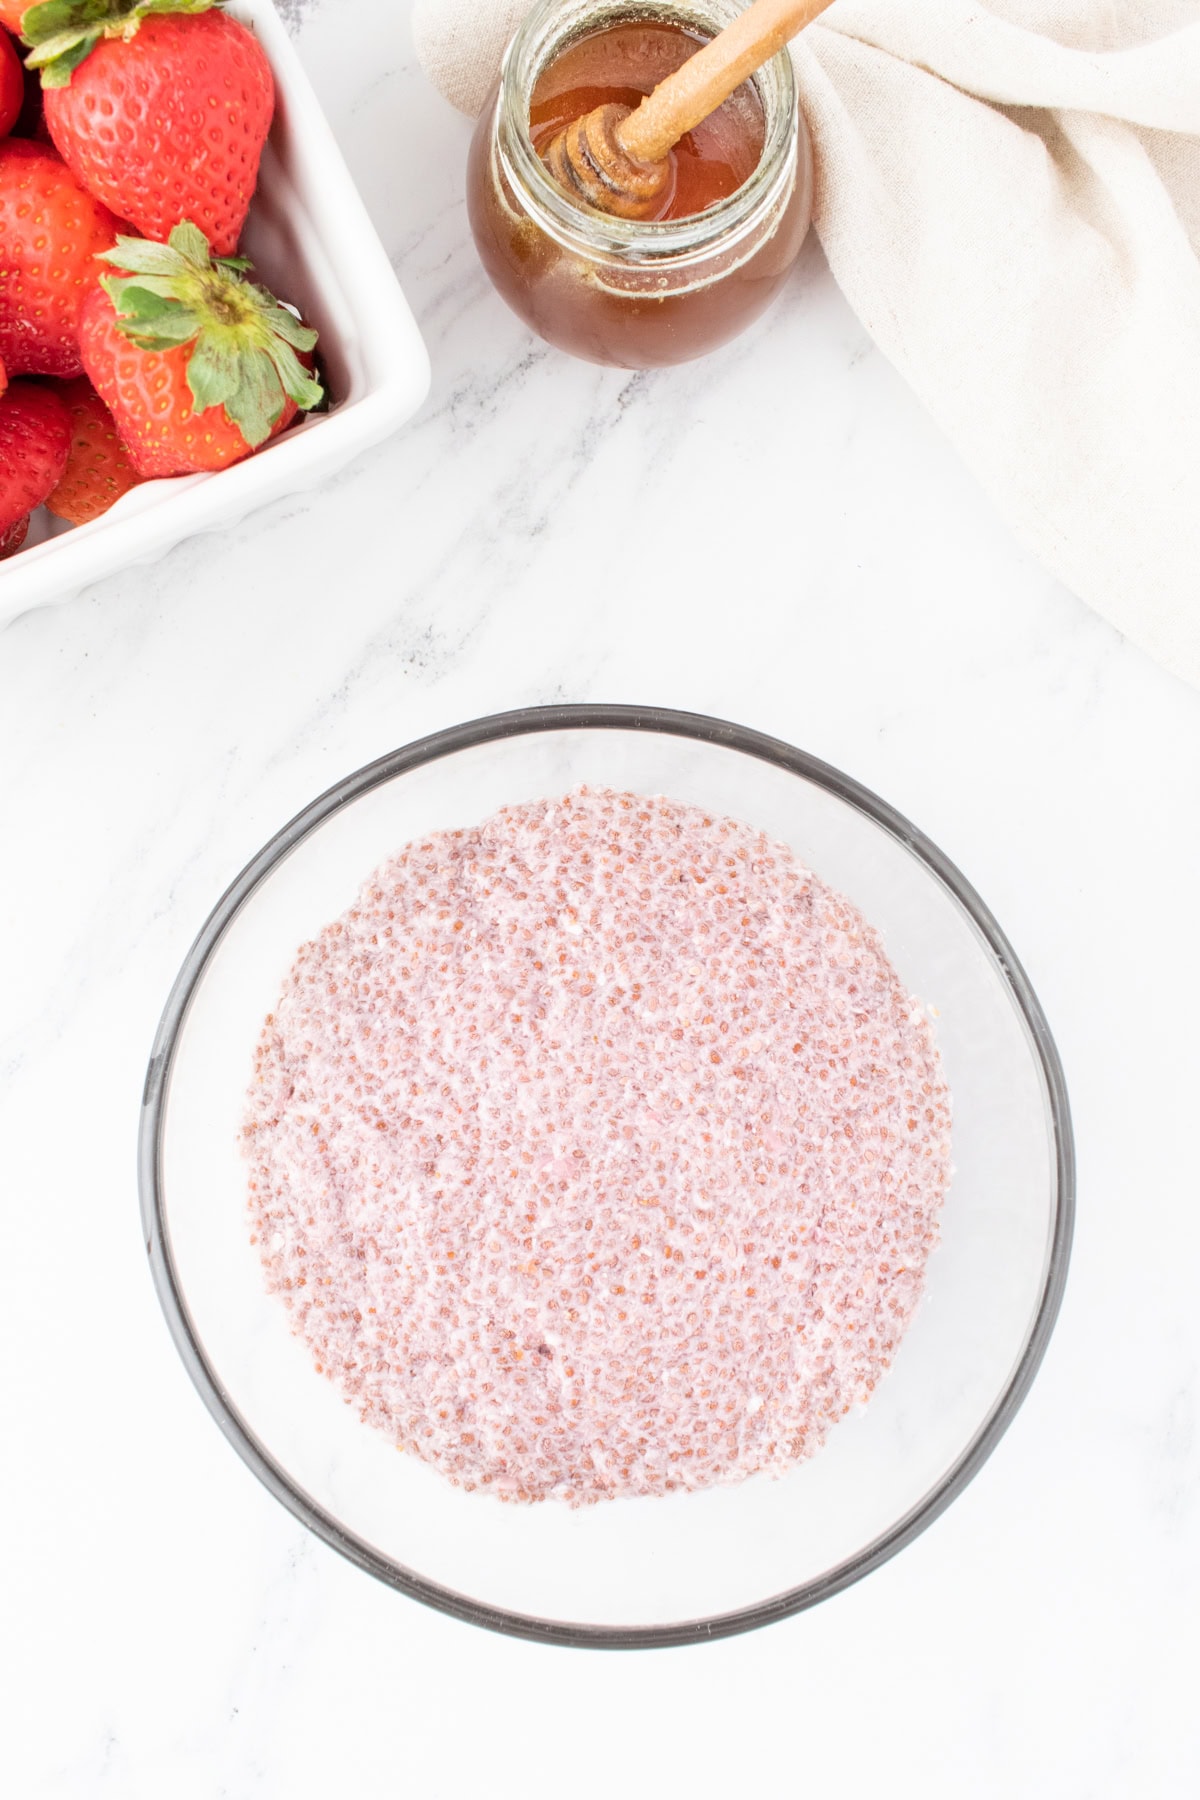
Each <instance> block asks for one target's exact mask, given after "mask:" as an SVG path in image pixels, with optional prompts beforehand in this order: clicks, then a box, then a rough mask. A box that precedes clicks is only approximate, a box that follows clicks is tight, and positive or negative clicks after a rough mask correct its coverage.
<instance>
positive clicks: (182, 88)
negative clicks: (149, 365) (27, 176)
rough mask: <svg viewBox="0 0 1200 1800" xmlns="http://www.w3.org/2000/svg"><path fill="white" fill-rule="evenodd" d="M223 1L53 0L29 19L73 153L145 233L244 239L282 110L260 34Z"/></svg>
mask: <svg viewBox="0 0 1200 1800" xmlns="http://www.w3.org/2000/svg"><path fill="white" fill-rule="evenodd" d="M212 5H213V0H45V3H44V4H43V5H40V6H31V7H30V8H29V10H28V12H27V13H26V14H25V16H24V20H23V29H24V34H25V41H26V43H28V44H32V45H33V46H34V51H33V55H32V56H31V57H30V58H29V64H30V66H31V67H32V68H40V69H41V71H42V86H43V88H44V89H45V104H46V122H47V124H48V125H49V128H50V135H51V137H52V138H53V139H54V142H55V144H56V145H57V147H58V150H59V152H60V154H61V155H62V157H63V158H64V160H65V161H66V162H67V163H69V164H70V166H71V168H72V169H73V170H74V172H75V174H76V176H77V177H78V179H79V180H80V181H81V182H82V183H83V185H84V186H85V187H86V188H87V189H88V190H89V192H91V193H93V194H95V195H96V197H97V198H98V199H100V200H103V201H104V203H105V205H106V206H109V207H111V208H112V210H113V212H115V213H117V214H118V215H119V216H120V217H121V218H123V219H128V220H129V221H130V223H131V224H133V225H135V226H136V227H137V229H138V230H139V231H140V232H142V233H143V234H144V235H145V236H146V237H152V238H158V239H165V238H166V237H167V235H168V234H169V233H170V231H171V230H172V229H173V228H174V227H175V226H176V225H178V224H180V223H181V222H182V220H184V219H192V220H195V221H196V223H197V224H198V225H199V226H200V227H201V229H202V230H203V231H204V233H205V235H206V236H207V237H208V239H209V241H210V242H211V244H212V246H213V248H214V250H215V251H216V253H217V254H218V256H229V255H232V253H233V252H234V251H235V250H236V248H237V243H238V238H239V237H240V235H241V230H242V225H243V222H244V221H245V217H246V209H247V208H248V206H249V205H250V200H251V196H252V195H253V193H254V189H255V186H256V184H257V181H258V164H259V159H260V157H261V155H262V149H263V145H264V143H265V142H266V137H267V132H268V131H269V129H270V125H271V117H272V114H273V112H274V110H275V82H274V78H273V77H272V74H271V65H270V63H269V62H268V61H267V57H266V53H265V52H264V51H263V49H262V46H261V45H260V44H259V42H258V39H257V38H256V37H255V36H254V35H253V33H252V32H250V31H248V30H247V29H246V27H245V26H244V25H239V24H238V22H237V21H236V19H230V18H227V17H226V16H225V14H224V13H221V12H215V11H211V10H209V9H210V8H211V7H212Z"/></svg>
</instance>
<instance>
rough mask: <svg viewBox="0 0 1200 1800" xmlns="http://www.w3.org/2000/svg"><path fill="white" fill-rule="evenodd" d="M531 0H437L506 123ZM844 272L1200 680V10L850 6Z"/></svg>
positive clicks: (1020, 513)
mask: <svg viewBox="0 0 1200 1800" xmlns="http://www.w3.org/2000/svg"><path fill="white" fill-rule="evenodd" d="M527 5H528V0H417V5H416V10H415V15H414V24H415V30H416V38H417V49H418V54H419V55H420V58H421V61H422V63H423V65H424V67H425V69H426V70H427V72H428V74H429V75H430V77H431V79H432V80H433V81H434V82H435V83H436V84H437V86H438V87H439V88H440V89H441V90H442V92H443V93H444V94H445V95H446V97H447V98H448V99H449V100H451V101H452V102H453V103H454V104H455V105H456V106H458V107H460V108H461V109H462V110H463V111H466V112H476V111H478V110H479V108H480V107H481V106H482V104H483V101H484V98H485V97H486V94H487V91H488V89H489V87H490V86H491V83H492V82H493V81H494V79H495V75H496V70H497V68H498V66H499V60H500V54H501V52H502V50H503V47H504V45H505V43H506V42H507V40H508V38H509V36H510V35H511V33H512V31H513V29H514V28H515V25H516V23H517V22H518V20H519V19H520V17H521V15H522V14H523V13H524V12H525V11H526V9H527ZM793 55H794V58H795V64H796V70H797V75H798V77H799V85H800V96H801V105H802V106H803V109H804V112H805V116H806V117H807V119H808V123H809V127H810V129H811V131H812V136H813V143H814V148H815V152H816V162H817V187H816V209H815V222H816V227H817V230H818V232H819V234H820V238H821V243H822V245H823V247H824V250H825V253H826V255H827V257H828V259H829V263H830V266H831V268H832V270H833V273H834V276H835V277H836V279H837V281H838V283H839V284H840V286H841V288H842V289H843V291H844V293H845V294H846V297H847V299H848V300H849V302H850V304H851V306H852V307H853V308H854V310H855V312H856V313H857V314H858V316H859V318H860V319H861V320H862V322H863V324H864V325H865V326H866V328H867V330H868V331H869V332H870V333H871V335H872V337H873V338H874V339H875V341H876V343H877V344H878V345H879V347H880V348H881V350H883V352H884V354H885V355H886V356H887V357H888V358H889V359H890V360H891V361H892V362H893V363H894V364H895V365H896V367H897V368H898V369H899V370H900V371H901V373H902V374H903V375H904V376H905V378H906V379H907V380H908V381H909V383H910V384H911V385H912V387H913V388H914V389H915V390H916V392H917V394H918V395H919V397H920V398H921V400H922V401H923V403H924V405H925V406H926V407H927V408H928V410H929V412H930V413H931V414H932V415H933V417H934V418H935V419H936V420H937V422H938V423H939V425H941V427H942V429H943V430H944V431H945V432H946V434H947V436H948V437H949V438H950V439H951V441H952V442H953V443H954V444H955V445H956V447H957V448H958V450H959V452H960V453H961V455H962V456H963V458H964V459H965V460H966V462H967V463H968V464H969V465H970V467H971V468H972V469H973V470H974V471H975V473H976V474H977V476H978V477H979V479H980V480H981V481H982V483H983V485H984V486H985V487H986V489H987V490H988V492H989V493H990V494H991V495H992V497H993V499H994V500H995V502H996V504H997V506H998V507H999V508H1000V510H1001V512H1002V513H1003V514H1004V516H1005V517H1006V519H1007V520H1008V522H1009V524H1010V526H1011V527H1012V529H1013V531H1014V532H1015V533H1016V535H1017V536H1018V537H1019V538H1020V539H1021V540H1022V541H1023V542H1024V543H1025V544H1026V545H1027V546H1028V547H1029V549H1030V550H1031V551H1032V552H1033V553H1034V554H1035V555H1036V556H1037V557H1038V558H1039V559H1040V560H1041V561H1042V562H1043V563H1044V564H1045V565H1046V567H1047V568H1049V569H1051V570H1052V571H1053V572H1054V574H1055V575H1057V576H1058V577H1059V578H1060V579H1061V580H1062V581H1063V582H1065V584H1066V585H1067V586H1068V587H1069V588H1071V589H1073V590H1074V592H1075V593H1077V594H1079V595H1080V596H1081V597H1082V598H1083V599H1085V600H1087V601H1088V602H1089V603H1090V604H1091V605H1092V606H1094V607H1095V608H1096V610H1097V611H1098V612H1100V613H1102V614H1103V615H1104V617H1105V618H1107V619H1109V620H1110V621H1111V622H1112V624H1114V625H1115V626H1117V627H1118V629H1119V630H1121V631H1123V632H1124V633H1126V635H1127V636H1128V637H1130V638H1131V639H1133V641H1134V642H1135V643H1137V644H1139V645H1141V647H1142V648H1143V649H1144V650H1147V651H1149V653H1150V654H1151V655H1152V656H1154V657H1157V659H1158V660H1159V661H1160V662H1162V663H1164V664H1165V665H1166V666H1167V667H1168V668H1170V669H1173V670H1174V671H1175V672H1176V673H1177V674H1179V675H1182V676H1183V677H1184V678H1185V679H1186V680H1188V681H1191V682H1193V683H1195V684H1196V685H1197V686H1200V0H991V3H990V4H989V5H987V6H982V5H977V4H972V3H971V0H836V4H835V5H834V6H833V7H832V9H831V10H830V11H829V12H828V13H826V14H825V15H824V17H823V18H822V20H821V21H820V22H818V23H817V24H815V25H812V26H810V27H809V29H808V30H807V31H806V32H805V33H804V34H803V36H802V37H801V38H800V39H798V40H797V42H796V44H795V46H794V47H793Z"/></svg>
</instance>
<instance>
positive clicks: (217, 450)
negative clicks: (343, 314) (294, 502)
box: [79, 221, 323, 476]
mask: <svg viewBox="0 0 1200 1800" xmlns="http://www.w3.org/2000/svg"><path fill="white" fill-rule="evenodd" d="M101 260H102V261H104V262H108V263H111V264H112V265H113V266H114V267H115V268H117V269H120V270H123V271H125V273H123V274H119V275H106V276H104V277H102V279H101V282H100V286H99V287H98V288H97V289H95V290H93V292H92V293H91V294H90V295H89V296H88V299H87V300H86V301H85V303H84V308H83V314H82V318H81V321H80V333H79V347H80V353H81V355H82V357H83V365H84V368H85V369H86V370H87V372H88V374H89V375H90V377H91V379H92V384H93V386H94V387H95V388H96V391H97V393H99V395H100V397H101V398H102V399H103V400H104V401H105V402H106V404H107V405H108V407H109V409H110V410H111V412H112V415H113V418H114V419H115V421H116V424H117V429H118V431H119V432H120V434H121V436H122V438H123V439H124V441H125V444H126V447H127V449H128V451H129V459H130V461H131V462H132V463H133V466H134V468H135V469H136V470H137V471H138V473H139V475H147V476H151V475H187V474H191V473H193V472H194V471H196V470H198V469H224V468H228V466H229V465H230V464H231V463H235V462H240V460H241V459H242V457H244V456H249V454H250V452H251V451H252V450H257V448H258V447H259V445H260V444H264V443H265V442H266V441H267V439H268V438H269V437H274V436H275V435H276V433H278V432H280V431H283V430H284V429H285V427H286V426H287V425H289V424H290V423H291V421H292V419H293V418H294V417H295V415H296V411H297V409H298V408H308V407H313V406H316V405H317V404H318V402H319V401H320V400H321V399H322V397H323V396H322V390H321V386H320V383H319V382H317V381H315V380H314V379H313V377H312V376H311V375H310V373H309V372H308V370H307V369H306V368H305V367H304V365H303V364H302V363H301V360H300V357H299V356H297V354H296V353H297V351H299V352H301V353H305V354H306V353H307V352H308V351H310V350H311V349H312V347H313V345H314V344H315V343H316V341H317V334H316V332H315V331H312V330H310V329H309V327H308V326H307V325H302V324H301V322H300V320H299V319H297V318H296V317H295V315H294V314H293V313H290V312H289V311H288V310H287V309H286V307H282V306H280V304H279V302H278V301H277V300H276V299H275V298H274V297H273V296H272V295H271V294H268V293H267V292H266V291H265V290H264V289H262V288H259V287H255V286H254V285H253V284H252V283H251V282H249V281H247V280H246V279H245V274H244V272H245V270H246V269H247V268H249V266H250V265H249V264H248V263H247V262H246V261H245V259H244V258H242V257H217V258H213V257H212V256H210V254H209V247H208V243H207V240H206V239H205V236H204V233H203V232H202V231H199V230H198V229H197V228H196V226H195V225H192V224H190V223H188V222H186V221H185V222H184V224H182V225H177V226H176V227H175V230H174V231H173V232H172V233H171V237H170V241H169V243H167V244H152V243H149V242H147V241H144V240H143V239H140V238H127V237H122V238H118V240H117V243H116V247H115V248H114V249H112V250H109V251H106V252H105V253H104V255H103V257H102V259H101Z"/></svg>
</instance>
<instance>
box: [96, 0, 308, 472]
mask: <svg viewBox="0 0 1200 1800" xmlns="http://www.w3.org/2000/svg"><path fill="white" fill-rule="evenodd" d="M97 3H100V0H97ZM100 260H101V261H103V262H106V263H109V264H111V265H113V266H114V267H115V268H116V269H119V270H121V271H123V272H122V273H120V274H112V275H102V276H101V277H100V282H101V286H102V287H103V288H104V290H105V292H106V293H107V295H108V297H109V299H110V300H111V301H112V303H113V308H114V310H115V311H116V314H117V327H118V329H119V330H120V331H121V332H123V334H124V335H125V336H126V337H127V338H129V339H130V340H131V342H133V343H134V344H136V345H137V346H138V348H139V349H142V350H161V351H168V350H174V349H178V348H180V347H183V346H187V345H189V344H190V345H191V346H192V349H191V352H190V355H189V356H188V363H187V380H188V386H189V388H190V390H191V394H192V399H193V402H194V406H195V411H196V412H198V413H201V412H207V411H208V410H209V408H210V407H214V406H223V407H224V408H225V412H226V414H227V416H228V418H229V419H230V420H231V421H232V422H233V424H235V425H236V426H237V427H238V429H239V430H240V432H241V433H242V436H243V437H244V438H245V440H246V442H247V444H249V445H250V447H251V449H257V448H258V446H259V444H261V443H263V442H264V441H265V440H266V438H267V437H269V436H270V432H271V427H272V426H273V425H275V424H276V423H277V421H278V419H279V417H280V414H281V413H282V411H283V408H284V405H285V403H286V401H287V400H289V399H290V400H292V401H294V402H295V404H296V405H297V406H298V407H301V408H302V409H303V410H305V411H311V409H312V408H313V407H315V406H319V405H320V404H321V402H322V401H323V400H324V398H325V395H324V390H323V389H322V387H321V384H320V382H319V381H318V380H317V379H316V378H315V376H313V375H312V374H310V372H309V371H308V370H307V369H306V368H305V367H304V365H303V364H302V363H301V361H300V359H299V357H298V356H297V355H296V352H297V351H298V350H299V351H304V352H307V351H310V350H312V349H313V347H314V345H315V344H316V341H317V334H316V332H315V331H314V330H313V329H312V327H311V326H309V325H305V324H304V323H303V321H302V320H300V319H298V318H297V317H296V315H295V313H293V312H292V311H290V310H289V308H288V307H286V306H282V305H281V304H280V303H279V301H278V300H276V298H275V296H274V295H273V294H269V293H268V292H267V290H266V289H265V288H260V287H257V286H256V285H255V284H254V283H253V282H252V281H246V280H245V279H244V278H243V271H244V270H245V269H247V268H249V266H250V265H249V264H248V263H247V262H246V260H245V258H244V257H213V256H212V254H211V251H210V248H209V243H208V239H207V238H206V237H205V236H204V233H203V232H202V231H201V230H200V229H199V228H198V227H197V226H196V225H193V224H192V223H191V222H190V220H185V221H184V222H183V223H182V224H180V225H177V226H176V227H175V229H174V231H172V233H171V236H170V239H169V240H168V242H167V243H165V244H155V243H151V242H149V241H148V240H147V239H144V238H130V237H122V238H118V240H117V242H116V244H115V245H114V247H113V248H112V249H111V250H106V251H103V252H102V253H101V257H100Z"/></svg>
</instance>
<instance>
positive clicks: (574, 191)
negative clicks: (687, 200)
mask: <svg viewBox="0 0 1200 1800" xmlns="http://www.w3.org/2000/svg"><path fill="white" fill-rule="evenodd" d="M832 4H833V0H754V4H753V5H752V6H749V7H747V9H746V11H745V12H744V13H742V14H741V15H740V17H738V18H737V19H735V20H734V22H733V24H732V25H727V26H726V27H725V29H724V31H722V32H719V33H718V34H717V36H716V37H715V38H713V39H712V40H711V42H709V43H707V44H705V45H704V47H703V49H701V50H697V52H696V54H695V55H694V56H689V58H688V60H687V61H686V62H685V63H683V64H682V65H681V67H680V68H678V69H676V71H675V73H674V74H673V75H668V76H667V78H666V80H665V81H660V82H659V84H658V86H657V87H656V88H655V89H654V91H653V93H650V94H647V96H646V98H645V99H644V100H643V101H642V103H641V105H640V106H638V107H636V108H632V109H631V108H630V107H628V106H598V107H596V109H595V111H594V112H590V113H588V114H587V115H586V117H585V118H582V119H576V120H575V121H574V123H573V124H571V125H568V126H567V127H566V129H565V130H563V131H560V132H559V133H558V135H557V137H555V138H554V139H553V141H552V142H551V143H550V145H549V146H548V148H547V149H546V151H545V152H544V155H543V160H544V162H545V164H546V167H547V168H548V169H549V171H550V173H551V174H552V175H553V176H554V178H555V180H556V181H557V182H558V183H559V185H560V187H563V188H565V189H566V191H567V193H568V194H570V195H571V196H572V198H573V199H575V200H577V201H582V202H583V204H585V205H587V206H594V207H596V208H598V210H599V211H600V212H606V213H612V214H614V215H615V216H616V217H617V218H620V219H650V218H653V217H654V216H655V215H656V214H658V213H659V212H660V211H661V210H662V209H663V206H664V202H665V201H666V199H667V195H668V190H669V188H670V185H671V181H672V167H671V151H672V149H673V148H674V146H675V145H676V144H677V143H678V142H679V140H680V138H681V137H683V135H684V133H685V132H688V131H691V130H692V129H693V127H694V126H696V125H698V124H699V123H700V121H701V119H706V118H707V117H708V115H709V113H711V112H715V111H716V109H717V107H718V106H720V105H721V103H722V101H724V100H728V98H729V96H730V94H732V93H733V91H734V89H735V88H736V87H739V86H740V85H741V83H742V82H743V81H744V80H745V79H746V77H747V75H752V74H753V73H754V71H755V69H758V68H761V66H762V65H763V63H765V62H768V61H769V60H770V58H771V57H772V56H774V55H775V54H776V52H777V51H779V50H782V48H783V46H784V45H785V44H786V43H787V42H788V40H789V39H790V38H794V37H795V36H796V33H797V32H799V31H803V29H804V27H805V26H806V25H808V24H809V23H811V21H812V20H813V19H815V18H816V17H817V15H818V13H823V12H824V11H825V8H826V7H827V6H831V5H832Z"/></svg>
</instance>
